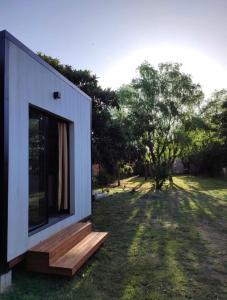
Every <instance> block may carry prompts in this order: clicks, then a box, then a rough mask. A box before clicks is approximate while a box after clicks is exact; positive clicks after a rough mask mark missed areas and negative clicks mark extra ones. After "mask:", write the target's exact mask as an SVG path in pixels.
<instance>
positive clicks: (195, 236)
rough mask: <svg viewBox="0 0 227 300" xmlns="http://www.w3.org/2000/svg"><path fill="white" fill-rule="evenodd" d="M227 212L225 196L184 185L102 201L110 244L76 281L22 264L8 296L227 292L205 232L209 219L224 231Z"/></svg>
mask: <svg viewBox="0 0 227 300" xmlns="http://www.w3.org/2000/svg"><path fill="white" fill-rule="evenodd" d="M133 180H134V184H135V183H136V182H138V179H136V178H135V179H133ZM140 183H141V182H140ZM226 216H227V207H226V206H225V205H224V204H222V203H221V202H219V201H218V200H217V198H215V197H213V196H210V195H205V194H204V193H202V192H200V191H198V190H193V191H191V190H190V191H189V190H184V189H182V188H181V187H179V186H177V185H176V184H175V185H174V187H173V188H172V189H169V190H166V191H163V192H159V193H154V192H151V191H147V192H138V193H133V194H132V193H130V192H128V191H122V192H120V193H117V194H114V195H113V196H112V197H108V198H105V199H99V200H96V201H95V202H94V215H93V217H92V222H93V226H94V229H95V230H100V231H108V232H109V237H108V239H107V241H106V243H105V245H104V247H102V248H101V249H100V250H99V251H98V252H97V253H96V254H95V255H94V256H93V257H92V258H91V259H90V260H89V261H88V262H87V263H86V265H85V266H84V267H82V268H81V270H80V271H79V272H78V273H77V274H76V276H75V277H74V278H73V279H72V280H68V279H64V278H58V277H50V276H47V275H38V274H27V273H25V272H24V271H16V273H15V275H16V276H15V289H14V290H13V291H12V292H10V293H9V294H8V296H7V297H8V298H7V297H5V298H3V299H54V298H56V299H62V298H60V297H62V296H63V295H64V299H74V298H77V299H162V300H163V299H217V298H218V299H226V294H225V290H224V288H225V287H224V284H223V282H222V281H221V280H219V279H218V278H217V277H215V276H214V273H213V265H214V259H216V258H217V257H216V256H215V257H213V256H212V255H211V252H210V249H209V247H208V244H207V242H206V240H204V238H203V236H202V234H201V232H200V226H201V224H203V223H206V224H209V226H210V228H213V230H219V229H220V230H221V228H219V223H220V220H222V219H224V218H226ZM224 226H225V225H223V228H224ZM223 228H222V229H223ZM225 229H226V230H227V228H226V227H225ZM225 270H226V271H227V268H226V269H225ZM17 285H18V287H17ZM14 295H17V296H18V295H19V296H20V297H21V298H19V297H18V298H15V297H16V296H14ZM34 295H36V296H34ZM30 296H31V298H29V297H30ZM13 297H14V298H13Z"/></svg>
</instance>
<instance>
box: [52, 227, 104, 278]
mask: <svg viewBox="0 0 227 300" xmlns="http://www.w3.org/2000/svg"><path fill="white" fill-rule="evenodd" d="M106 238H107V233H106V232H91V233H89V234H88V235H87V236H86V237H85V238H84V239H83V240H82V241H80V242H79V243H78V244H77V245H76V246H74V247H73V248H72V249H71V250H69V251H68V252H67V253H66V254H65V255H64V256H62V257H61V258H59V259H58V260H57V261H55V262H54V263H51V264H50V266H49V269H48V273H52V274H53V273H54V274H59V275H64V276H73V275H74V274H75V272H76V271H77V270H78V269H79V268H80V267H81V266H82V265H83V264H84V263H85V262H86V261H87V260H88V258H89V257H90V256H91V255H92V254H93V253H94V252H95V251H96V250H97V249H98V248H99V247H100V246H101V245H102V243H103V242H104V241H105V240H106Z"/></svg>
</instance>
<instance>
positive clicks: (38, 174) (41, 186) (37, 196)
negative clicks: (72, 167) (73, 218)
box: [29, 109, 48, 230]
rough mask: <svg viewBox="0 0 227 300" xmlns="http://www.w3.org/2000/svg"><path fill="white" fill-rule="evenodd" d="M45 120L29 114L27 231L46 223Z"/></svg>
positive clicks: (42, 117) (31, 112)
mask: <svg viewBox="0 0 227 300" xmlns="http://www.w3.org/2000/svg"><path fill="white" fill-rule="evenodd" d="M45 136H46V118H45V116H42V114H41V113H39V112H38V111H36V110H33V109H30V113H29V230H33V229H35V228H37V227H39V226H41V225H44V224H46V223H47V222H48V215H47V193H46V190H47V189H46V178H45V177H46V159H45V153H46V138H45Z"/></svg>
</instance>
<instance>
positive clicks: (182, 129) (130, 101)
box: [118, 62, 203, 189]
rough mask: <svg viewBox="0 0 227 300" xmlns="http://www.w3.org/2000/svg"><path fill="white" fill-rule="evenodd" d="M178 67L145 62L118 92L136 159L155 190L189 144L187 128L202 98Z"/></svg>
mask: <svg viewBox="0 0 227 300" xmlns="http://www.w3.org/2000/svg"><path fill="white" fill-rule="evenodd" d="M180 67H181V65H179V64H173V63H167V64H160V65H159V67H158V68H157V69H155V68H154V67H152V66H151V65H150V64H149V63H147V62H145V63H143V64H142V65H141V66H139V68H138V73H139V76H138V78H136V79H134V80H133V81H132V83H131V85H129V86H123V87H122V88H121V89H120V91H119V92H118V95H119V102H120V103H121V104H123V106H124V112H125V113H126V114H127V116H128V119H129V121H130V125H131V128H132V129H131V130H132V132H133V139H134V143H133V145H134V147H135V149H136V152H137V159H138V160H140V161H142V162H143V164H144V167H145V168H146V169H149V170H150V173H151V174H150V175H151V176H152V177H153V178H154V179H155V181H156V188H157V189H160V188H161V186H162V185H163V183H164V181H165V180H166V179H167V178H168V177H169V176H171V167H172V164H173V162H174V160H175V158H176V157H177V156H179V155H181V153H182V151H183V150H184V148H186V145H187V144H189V143H190V136H189V134H188V131H189V129H190V126H191V125H192V124H194V125H195V123H194V122H193V118H196V114H195V111H196V108H197V107H198V105H199V104H200V103H201V101H202V99H203V93H202V90H201V88H200V86H199V85H197V84H194V83H193V82H192V79H191V77H190V76H189V75H187V74H184V73H182V72H181V70H180ZM147 171H148V170H147ZM147 171H146V172H147Z"/></svg>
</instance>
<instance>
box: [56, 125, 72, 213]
mask: <svg viewBox="0 0 227 300" xmlns="http://www.w3.org/2000/svg"><path fill="white" fill-rule="evenodd" d="M58 149H59V153H58V211H60V210H67V209H68V208H69V203H68V194H69V191H68V189H69V178H68V177H69V170H68V166H69V161H68V160H69V158H68V152H69V151H68V132H67V124H66V123H64V122H58Z"/></svg>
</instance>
